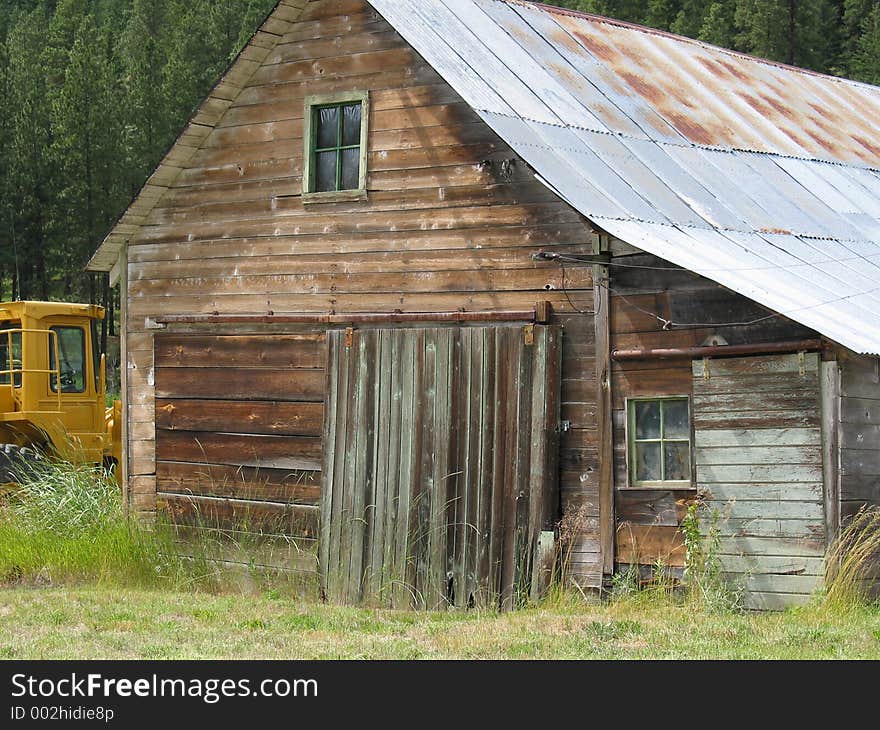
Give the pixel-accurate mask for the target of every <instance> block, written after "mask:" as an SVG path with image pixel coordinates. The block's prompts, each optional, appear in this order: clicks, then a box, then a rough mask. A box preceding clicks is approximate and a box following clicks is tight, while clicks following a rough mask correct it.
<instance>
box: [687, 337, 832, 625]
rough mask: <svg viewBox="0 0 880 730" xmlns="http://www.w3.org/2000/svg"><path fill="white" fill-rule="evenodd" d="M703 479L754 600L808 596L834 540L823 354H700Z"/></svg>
mask: <svg viewBox="0 0 880 730" xmlns="http://www.w3.org/2000/svg"><path fill="white" fill-rule="evenodd" d="M692 367H693V382H694V401H693V418H694V443H695V454H694V456H695V459H694V461H695V463H696V483H697V487H698V489H699V490H700V492H701V494H702V495H703V498H704V499H705V506H706V509H704V510H703V512H702V514H703V520H704V523H706V524H711V522H712V515H713V514H714V515H716V516H717V518H718V521H717V527H718V530H719V534H720V536H721V541H720V556H721V567H722V570H723V571H724V575H725V577H726V578H727V579H728V580H729V581H730V583H731V585H732V586H733V587H734V588H735V589H741V590H743V591H744V593H743V599H744V604H745V605H746V607H749V608H763V609H776V608H783V607H785V606H790V605H794V604H798V603H805V602H806V601H807V600H808V599H809V597H810V594H811V593H812V592H813V591H814V590H815V589H816V588H817V586H818V585H819V583H820V582H821V580H822V575H823V572H824V571H823V557H824V555H825V546H826V529H825V502H824V492H823V472H822V466H823V460H822V398H821V385H820V360H819V355H818V354H817V353H804V354H803V355H800V354H788V355H769V356H761V357H732V358H725V359H718V360H710V361H709V362H708V363H705V364H704V362H703V361H702V360H695V361H693V365H692Z"/></svg>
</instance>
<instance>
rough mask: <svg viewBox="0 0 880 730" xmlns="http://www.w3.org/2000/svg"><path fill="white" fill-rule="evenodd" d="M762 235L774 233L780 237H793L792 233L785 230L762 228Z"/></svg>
mask: <svg viewBox="0 0 880 730" xmlns="http://www.w3.org/2000/svg"><path fill="white" fill-rule="evenodd" d="M761 233H772V234H776V235H779V236H790V235H792V233H791V231H789V230H786V229H785V228H762V229H761Z"/></svg>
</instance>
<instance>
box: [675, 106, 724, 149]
mask: <svg viewBox="0 0 880 730" xmlns="http://www.w3.org/2000/svg"><path fill="white" fill-rule="evenodd" d="M666 117H667V119H668V120H669V121H670V122H671V123H672V126H674V127H675V128H676V129H677V130H678V131H679V132H681V133H682V134H683V135H684V136H685V137H686V138H687V139H689V140H690V141H691V142H694V143H696V144H705V145H713V144H718V137H717V136H716V135H713V134H712V133H711V132H710V131H709V130H708V129H706V128H705V127H703V126H702V125H700V124H698V123H697V122H695V121H694V120H693V119H691V118H689V117H686V116H683V115H682V114H678V113H676V112H672V111H670V112H668V113H667V114H666Z"/></svg>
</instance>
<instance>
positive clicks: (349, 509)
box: [320, 326, 560, 608]
mask: <svg viewBox="0 0 880 730" xmlns="http://www.w3.org/2000/svg"><path fill="white" fill-rule="evenodd" d="M559 338H560V335H559V331H558V330H557V329H555V328H551V327H540V326H534V327H532V326H529V327H525V328H523V327H513V326H508V327H469V328H432V329H388V330H372V331H355V332H352V331H348V332H330V333H328V344H329V356H328V368H327V373H328V385H327V408H326V415H325V439H326V440H325V449H324V461H323V469H322V494H321V532H320V565H321V573H322V584H323V590H324V592H325V595H326V596H327V597H328V598H329V599H331V600H335V601H343V602H348V603H360V602H364V603H369V604H374V605H385V606H393V607H410V606H413V607H419V608H442V607H445V606H463V607H467V606H500V607H502V608H511V607H513V606H515V605H517V604H518V603H520V602H521V601H522V600H523V599H524V597H526V596H527V595H528V589H529V584H530V580H531V565H532V560H533V555H534V552H535V545H536V542H537V538H538V536H539V533H540V532H541V531H542V530H544V529H547V528H548V527H550V526H551V525H552V523H553V521H554V520H555V519H556V517H557V511H558V508H557V503H558V497H557V478H558V474H557V466H556V456H557V446H556V443H555V439H556V430H557V423H558V412H559V387H560V380H559V377H560V376H559V370H560V366H559V361H560V358H559Z"/></svg>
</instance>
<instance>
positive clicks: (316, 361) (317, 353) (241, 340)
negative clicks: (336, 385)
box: [155, 262, 326, 369]
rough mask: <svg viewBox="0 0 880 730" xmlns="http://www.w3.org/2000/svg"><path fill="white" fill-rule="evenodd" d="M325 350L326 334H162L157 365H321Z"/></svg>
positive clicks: (267, 366)
mask: <svg viewBox="0 0 880 730" xmlns="http://www.w3.org/2000/svg"><path fill="white" fill-rule="evenodd" d="M178 266H179V264H178ZM203 266H204V262H201V264H200V268H201V267H203ZM325 353H326V347H325V345H324V337H323V336H322V335H273V336H268V337H266V336H240V335H239V336H230V335H224V336H214V335H177V334H161V335H158V336H157V337H156V339H155V366H156V367H196V368H227V367H245V368H275V369H282V368H284V369H295V368H306V369H320V368H323V367H324V364H325V359H326V354H325Z"/></svg>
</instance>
